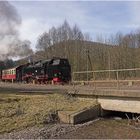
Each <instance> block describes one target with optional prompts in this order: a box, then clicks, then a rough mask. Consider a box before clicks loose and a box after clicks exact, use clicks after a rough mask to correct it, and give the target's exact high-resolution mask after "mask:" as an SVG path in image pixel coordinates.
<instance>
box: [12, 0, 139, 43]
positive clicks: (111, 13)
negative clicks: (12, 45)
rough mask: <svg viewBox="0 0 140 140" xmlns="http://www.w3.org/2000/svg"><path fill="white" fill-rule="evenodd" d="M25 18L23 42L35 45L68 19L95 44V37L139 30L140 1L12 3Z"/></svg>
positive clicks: (23, 19)
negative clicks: (40, 37) (28, 41)
mask: <svg viewBox="0 0 140 140" xmlns="http://www.w3.org/2000/svg"><path fill="white" fill-rule="evenodd" d="M10 3H11V4H12V5H14V6H15V7H16V9H17V11H18V13H19V14H20V16H21V18H22V24H21V26H20V29H19V31H20V37H21V39H29V40H31V42H32V45H35V43H36V40H37V37H38V36H39V35H40V34H41V33H43V32H44V31H48V30H49V28H51V27H52V26H56V27H57V26H59V25H60V24H62V23H63V21H64V20H65V19H66V20H67V21H68V22H69V23H70V25H74V24H75V23H76V24H77V25H78V26H79V27H80V28H81V30H82V31H83V32H88V33H89V34H90V35H91V37H92V38H93V40H96V36H99V35H101V34H102V35H103V36H104V37H105V36H106V37H109V36H110V35H111V34H115V33H117V32H122V33H123V34H126V33H129V32H131V31H135V30H137V29H140V15H139V13H140V1H137V2H133V1H115V2H114V1H53V2H51V1H10Z"/></svg>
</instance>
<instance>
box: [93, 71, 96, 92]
mask: <svg viewBox="0 0 140 140" xmlns="http://www.w3.org/2000/svg"><path fill="white" fill-rule="evenodd" d="M93 79H94V89H95V90H96V77H95V72H94V71H93Z"/></svg>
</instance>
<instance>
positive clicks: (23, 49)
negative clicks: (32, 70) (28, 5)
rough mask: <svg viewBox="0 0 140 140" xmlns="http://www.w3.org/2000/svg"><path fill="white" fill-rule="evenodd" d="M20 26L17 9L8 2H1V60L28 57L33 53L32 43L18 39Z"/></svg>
mask: <svg viewBox="0 0 140 140" xmlns="http://www.w3.org/2000/svg"><path fill="white" fill-rule="evenodd" d="M20 25H21V18H20V16H19V15H18V13H17V11H16V9H15V7H13V6H12V5H11V4H10V3H9V2H7V1H0V60H4V59H6V58H9V57H16V56H27V55H29V54H30V53H31V52H32V50H31V49H30V42H29V41H21V40H20V39H19V37H18V28H19V26H20Z"/></svg>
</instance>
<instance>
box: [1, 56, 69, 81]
mask: <svg viewBox="0 0 140 140" xmlns="http://www.w3.org/2000/svg"><path fill="white" fill-rule="evenodd" d="M0 79H1V80H2V81H11V82H14V81H15V82H26V83H30V82H36V83H47V82H49V81H53V82H57V83H60V82H69V81H70V80H71V66H70V64H69V61H68V59H65V58H52V59H48V60H40V61H36V62H32V63H27V64H25V65H20V66H17V67H14V68H10V69H4V70H2V71H1V72H0Z"/></svg>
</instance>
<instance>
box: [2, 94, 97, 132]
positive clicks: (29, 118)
mask: <svg viewBox="0 0 140 140" xmlns="http://www.w3.org/2000/svg"><path fill="white" fill-rule="evenodd" d="M94 104H95V102H93V101H82V100H78V99H75V98H73V97H68V96H66V95H58V94H50V95H14V94H0V133H4V132H10V131H12V130H19V129H22V128H26V127H29V126H34V125H38V126H40V125H43V124H45V123H46V119H47V117H48V115H49V113H50V112H52V111H53V112H54V111H57V110H65V111H66V110H71V111H78V110H81V109H83V108H86V107H89V106H92V105H94Z"/></svg>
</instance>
